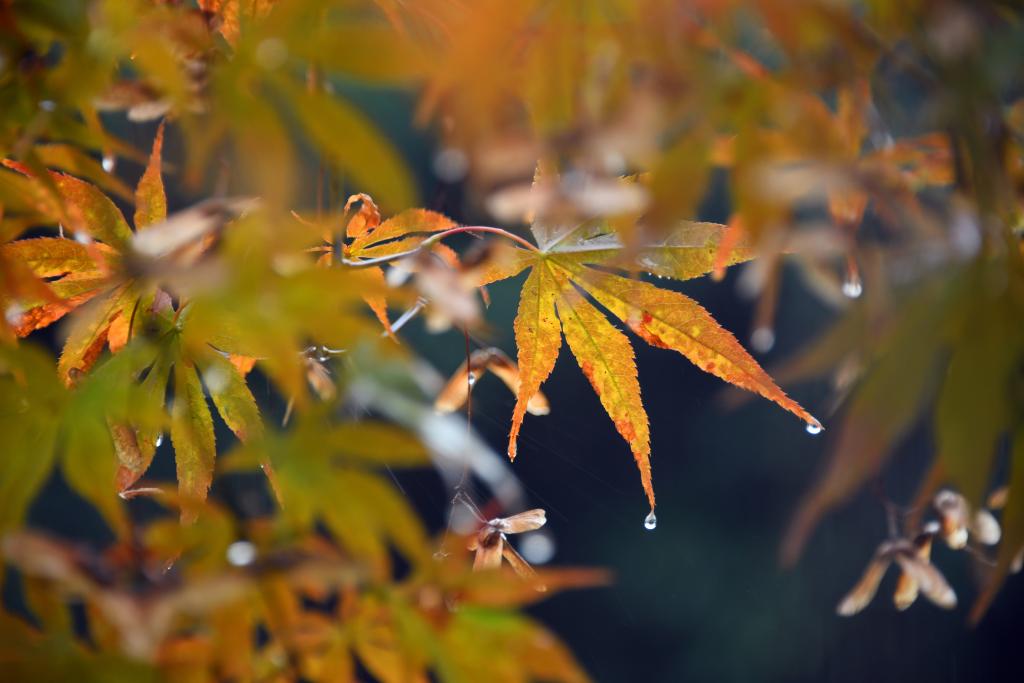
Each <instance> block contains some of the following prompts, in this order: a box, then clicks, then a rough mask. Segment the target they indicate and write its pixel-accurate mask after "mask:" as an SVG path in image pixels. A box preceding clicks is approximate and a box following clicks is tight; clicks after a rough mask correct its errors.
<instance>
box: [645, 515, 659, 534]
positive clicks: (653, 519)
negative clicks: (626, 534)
mask: <svg viewBox="0 0 1024 683" xmlns="http://www.w3.org/2000/svg"><path fill="white" fill-rule="evenodd" d="M644 528H645V529H647V530H648V531H653V530H654V529H656V528H658V516H657V515H655V514H654V511H653V510H652V511H651V512H650V513H648V515H647V516H646V517H644Z"/></svg>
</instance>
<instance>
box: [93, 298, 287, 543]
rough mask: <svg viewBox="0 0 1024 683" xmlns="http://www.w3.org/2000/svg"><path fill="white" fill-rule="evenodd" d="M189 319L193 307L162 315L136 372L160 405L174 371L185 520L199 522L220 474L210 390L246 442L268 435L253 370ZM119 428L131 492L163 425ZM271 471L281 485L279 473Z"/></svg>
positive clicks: (122, 487)
mask: <svg viewBox="0 0 1024 683" xmlns="http://www.w3.org/2000/svg"><path fill="white" fill-rule="evenodd" d="M188 320H189V313H188V311H187V310H182V309H179V310H178V311H174V310H173V309H171V308H170V307H168V308H166V309H164V310H163V311H161V313H160V314H158V315H157V316H155V317H154V320H153V325H154V327H156V328H157V329H156V330H154V333H155V334H156V346H155V348H154V349H152V351H150V352H149V353H148V354H144V355H142V360H141V362H140V363H139V364H138V367H137V369H136V371H135V375H136V376H143V375H144V377H143V379H142V380H141V381H140V393H141V395H142V397H143V400H144V401H146V402H147V403H150V404H152V407H154V408H155V409H157V410H161V409H162V408H163V405H164V400H165V397H166V395H167V393H168V386H169V382H170V380H171V379H172V378H173V388H174V394H173V402H172V404H171V408H170V436H171V443H172V445H173V446H174V456H175V464H176V468H177V479H178V492H179V495H180V496H181V498H182V500H183V503H182V512H181V519H182V521H183V522H185V523H190V522H193V521H195V519H196V517H197V514H198V505H199V504H201V503H202V502H203V501H204V500H206V495H207V492H208V490H209V488H210V485H211V483H212V481H213V473H214V467H215V463H214V458H215V456H216V443H215V439H214V430H213V416H212V414H211V412H210V406H209V403H208V402H207V398H206V394H209V397H210V400H211V401H212V402H213V405H214V407H215V408H216V409H217V412H218V413H219V414H220V416H221V419H223V420H224V423H225V424H226V425H227V426H228V427H229V428H230V429H231V431H232V432H233V433H234V434H235V436H237V437H238V439H239V440H240V441H242V442H248V441H258V440H259V439H261V438H262V436H263V422H262V419H261V418H260V413H259V409H258V408H257V406H256V400H255V399H254V398H253V395H252V392H251V391H250V390H249V387H248V385H247V383H246V380H245V377H244V376H243V374H242V373H241V372H239V370H238V368H237V367H236V366H235V365H234V363H232V362H231V360H230V359H229V358H227V357H226V356H225V355H223V354H221V353H219V352H218V351H216V350H215V349H214V348H212V347H210V346H209V345H208V344H206V343H196V341H195V340H193V339H191V338H190V337H189V336H188V335H187V334H186V333H185V332H184V329H185V327H186V326H187V324H188ZM204 387H205V393H204ZM111 433H112V435H113V437H114V446H115V451H116V453H117V456H118V459H119V461H120V468H119V470H118V473H117V479H116V485H117V488H118V490H119V491H121V492H122V493H124V492H126V491H127V490H128V489H129V487H131V486H132V485H133V484H134V483H135V482H136V481H138V479H139V477H141V476H142V475H143V474H144V473H145V472H146V470H147V469H148V468H149V465H150V463H151V462H152V460H153V456H154V454H155V452H156V448H157V445H158V442H159V437H160V432H159V431H158V430H155V429H152V428H149V429H146V428H143V427H138V426H133V425H130V424H127V423H118V422H112V423H111ZM264 470H265V472H266V474H267V476H268V478H270V479H271V483H272V484H273V481H274V479H273V472H272V471H269V470H267V469H266V468H264Z"/></svg>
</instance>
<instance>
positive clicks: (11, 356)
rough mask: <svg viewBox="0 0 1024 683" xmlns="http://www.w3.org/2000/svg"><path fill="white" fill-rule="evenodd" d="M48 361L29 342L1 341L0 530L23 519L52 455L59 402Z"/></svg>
mask: <svg viewBox="0 0 1024 683" xmlns="http://www.w3.org/2000/svg"><path fill="white" fill-rule="evenodd" d="M62 389H63V387H61V385H60V383H59V382H58V381H57V376H56V374H55V373H54V371H53V361H52V359H50V358H49V357H48V356H47V355H46V354H45V353H43V352H42V351H39V350H38V349H35V348H32V347H31V346H28V345H24V346H21V347H13V348H12V347H8V346H6V345H0V431H2V432H3V434H4V442H5V444H6V446H5V451H6V455H5V456H4V457H3V458H2V459H0V534H2V533H5V532H7V531H10V530H12V529H14V528H16V527H18V526H20V525H21V524H22V523H23V522H24V518H25V512H26V510H27V508H28V505H29V503H30V502H31V501H32V499H33V498H35V495H36V493H38V491H39V489H40V488H41V487H42V485H43V483H44V482H45V481H46V478H47V477H48V476H49V474H50V472H51V470H52V468H53V465H54V460H55V452H54V443H55V439H56V436H57V433H56V432H57V430H56V419H57V415H56V414H55V413H54V411H55V410H59V408H60V406H61V405H62V404H63V403H64V400H65V399H64V396H63V391H62Z"/></svg>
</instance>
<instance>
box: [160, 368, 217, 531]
mask: <svg viewBox="0 0 1024 683" xmlns="http://www.w3.org/2000/svg"><path fill="white" fill-rule="evenodd" d="M171 442H172V443H173V444H174V461H175V464H176V466H177V473H178V491H179V493H180V494H181V496H182V507H181V521H182V523H183V524H191V523H192V522H194V521H195V520H196V518H197V516H198V510H197V508H196V504H197V503H201V502H203V501H205V500H206V494H207V492H208V491H209V489H210V484H211V483H212V481H213V468H214V457H215V455H216V447H215V443H214V436H213V418H212V417H211V415H210V407H209V405H207V403H206V397H205V396H204V395H203V387H202V385H201V384H200V382H199V375H198V374H197V373H196V369H195V367H194V366H193V365H192V364H191V363H190V362H188V361H185V360H180V361H178V362H177V363H175V364H174V405H173V407H172V408H171Z"/></svg>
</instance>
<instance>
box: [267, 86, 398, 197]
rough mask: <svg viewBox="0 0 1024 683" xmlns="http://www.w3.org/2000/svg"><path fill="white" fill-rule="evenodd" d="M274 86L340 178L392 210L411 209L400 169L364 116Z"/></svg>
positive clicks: (322, 96)
mask: <svg viewBox="0 0 1024 683" xmlns="http://www.w3.org/2000/svg"><path fill="white" fill-rule="evenodd" d="M278 85H279V87H280V88H281V91H282V94H283V95H284V96H285V97H286V98H287V100H288V102H289V103H290V104H291V105H292V106H293V108H294V111H295V114H296V116H298V118H299V120H300V121H301V122H302V125H303V127H304V128H305V130H306V133H307V134H308V135H309V137H310V138H311V139H312V140H313V141H314V142H315V143H316V144H317V145H319V146H320V147H321V148H322V149H323V150H324V151H325V152H326V154H327V157H328V159H329V160H330V161H331V162H332V163H334V164H337V166H338V170H339V171H340V172H342V173H346V174H349V175H350V176H351V177H352V178H353V180H354V181H355V182H356V183H358V184H359V185H360V186H361V187H365V188H366V189H367V190H369V191H370V192H371V193H372V194H373V195H374V196H375V197H377V198H378V199H379V200H381V202H382V203H383V204H384V205H385V206H388V207H391V208H392V209H395V208H404V207H407V206H412V205H413V204H415V203H416V202H415V200H416V191H415V184H414V183H413V181H412V178H411V177H410V175H409V171H408V170H407V169H406V166H405V163H404V162H403V161H402V158H401V157H400V156H399V154H398V152H397V151H396V150H395V149H394V147H392V145H391V143H389V142H388V141H387V140H386V139H385V138H384V137H382V136H381V134H380V131H378V130H377V128H376V127H375V126H374V125H373V123H372V122H371V121H370V120H369V119H368V118H367V117H366V115H365V114H363V113H362V112H360V111H358V110H357V109H355V108H354V107H353V106H352V105H351V104H349V103H348V102H345V101H344V100H342V99H339V98H336V97H332V96H330V95H328V94H326V93H322V92H320V93H310V92H308V91H306V90H305V89H303V88H301V87H299V86H297V85H295V84H293V83H291V82H290V81H284V80H282V81H280V82H279V84H278ZM339 133H340V134H339Z"/></svg>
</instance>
